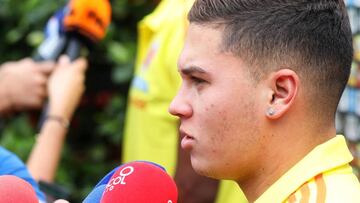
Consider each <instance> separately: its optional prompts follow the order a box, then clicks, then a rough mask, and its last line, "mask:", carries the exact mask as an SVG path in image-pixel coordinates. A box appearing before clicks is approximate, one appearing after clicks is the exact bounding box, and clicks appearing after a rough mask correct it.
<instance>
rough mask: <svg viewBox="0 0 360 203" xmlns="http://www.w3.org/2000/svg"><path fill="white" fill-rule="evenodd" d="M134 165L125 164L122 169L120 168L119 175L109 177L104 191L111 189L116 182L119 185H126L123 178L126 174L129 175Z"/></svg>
mask: <svg viewBox="0 0 360 203" xmlns="http://www.w3.org/2000/svg"><path fill="white" fill-rule="evenodd" d="M134 170H135V169H134V167H132V166H126V167H124V168H123V169H121V171H120V173H119V175H118V176H117V177H113V178H111V179H110V181H109V182H108V184H107V185H106V190H105V192H108V191H112V190H113V189H114V187H115V186H116V185H118V184H120V185H126V182H125V178H126V176H129V175H130V174H132V173H133V172H134Z"/></svg>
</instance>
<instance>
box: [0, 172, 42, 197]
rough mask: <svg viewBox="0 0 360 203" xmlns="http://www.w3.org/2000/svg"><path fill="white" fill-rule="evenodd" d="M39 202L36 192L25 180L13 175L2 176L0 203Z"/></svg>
mask: <svg viewBox="0 0 360 203" xmlns="http://www.w3.org/2000/svg"><path fill="white" fill-rule="evenodd" d="M17 202H21V203H38V202H39V200H38V199H37V197H36V193H35V191H34V189H33V188H32V187H31V185H30V184H29V183H28V182H26V181H25V180H23V179H21V178H18V177H16V176H12V175H3V176H0V203H17Z"/></svg>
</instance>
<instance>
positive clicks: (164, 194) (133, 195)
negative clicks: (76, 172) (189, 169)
mask: <svg viewBox="0 0 360 203" xmlns="http://www.w3.org/2000/svg"><path fill="white" fill-rule="evenodd" d="M100 196H101V197H100ZM177 198H178V192H177V188H176V184H175V182H174V180H173V179H172V178H171V177H170V176H169V175H168V174H167V173H166V171H165V169H164V168H163V167H161V166H160V165H157V164H155V163H152V162H145V161H135V162H130V163H127V164H124V165H121V166H119V167H117V168H115V169H114V170H112V171H111V172H110V173H108V174H107V175H106V176H105V177H104V178H103V179H102V180H101V181H100V182H99V183H98V184H97V185H96V186H95V189H94V190H93V191H92V192H91V193H90V194H89V195H88V197H86V199H85V200H84V203H88V202H94V203H96V202H101V203H109V202H118V203H127V202H132V203H143V202H147V203H159V202H164V203H176V202H177Z"/></svg>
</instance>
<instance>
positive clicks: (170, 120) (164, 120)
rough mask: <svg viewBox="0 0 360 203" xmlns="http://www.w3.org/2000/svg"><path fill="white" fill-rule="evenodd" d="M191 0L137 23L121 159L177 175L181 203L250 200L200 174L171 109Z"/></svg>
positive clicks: (165, 1)
mask: <svg viewBox="0 0 360 203" xmlns="http://www.w3.org/2000/svg"><path fill="white" fill-rule="evenodd" d="M193 2H194V1H193V0H162V1H160V2H159V5H158V6H157V8H156V9H155V10H154V11H153V12H152V13H151V14H150V15H148V16H146V17H145V18H144V19H143V20H142V21H141V22H140V23H139V26H138V28H139V29H138V30H139V38H138V52H137V58H136V67H135V76H134V78H133V80H132V85H131V88H130V93H129V99H128V107H127V112H126V119H125V131H124V140H123V152H122V155H123V158H122V161H123V162H130V161H134V160H147V161H152V162H155V163H158V164H160V165H162V166H164V167H165V168H166V170H167V172H168V173H169V174H170V175H172V176H173V177H175V181H176V183H177V186H178V189H179V202H181V203H205V202H219V203H233V202H238V203H241V202H246V199H245V198H244V196H243V193H242V192H241V190H240V189H239V188H238V186H237V185H236V184H235V182H232V181H221V182H220V185H218V184H219V183H218V181H216V180H213V179H209V178H205V177H201V176H199V175H197V174H196V173H195V172H194V170H193V169H192V168H191V164H190V159H189V155H188V154H187V153H186V152H184V151H183V150H180V146H179V131H178V126H179V120H178V119H177V118H175V117H173V116H171V115H170V114H169V113H168V111H167V109H168V106H169V104H170V102H171V99H172V98H173V97H174V95H175V94H176V91H177V90H178V88H179V86H180V77H179V76H178V71H177V59H178V56H179V53H180V51H181V49H182V47H183V42H184V39H185V33H186V30H187V27H188V21H187V13H188V11H189V9H190V7H191V6H192V4H193Z"/></svg>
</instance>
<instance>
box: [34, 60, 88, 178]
mask: <svg viewBox="0 0 360 203" xmlns="http://www.w3.org/2000/svg"><path fill="white" fill-rule="evenodd" d="M86 67H87V64H86V61H85V60H84V59H78V60H76V61H75V62H73V63H70V61H69V59H68V58H67V57H62V58H61V59H60V61H59V64H58V65H57V67H56V68H55V70H54V72H53V74H52V75H51V77H50V79H49V83H48V94H49V108H48V115H51V116H55V117H56V118H59V119H60V120H57V119H46V120H45V121H44V124H43V126H42V128H41V130H40V133H39V135H38V137H37V141H36V143H35V145H34V147H33V150H32V152H31V154H30V157H29V159H28V162H27V166H28V168H29V171H30V173H31V174H32V175H33V177H34V179H36V180H42V181H46V182H52V181H53V179H54V176H55V173H56V169H57V166H58V163H59V160H60V157H61V151H62V147H63V144H64V140H65V137H66V134H67V130H68V129H67V127H66V126H65V125H64V124H66V122H69V121H70V120H71V118H72V115H73V113H74V111H75V109H76V107H77V105H78V104H79V101H80V98H81V96H82V94H83V92H84V80H85V71H86Z"/></svg>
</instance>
